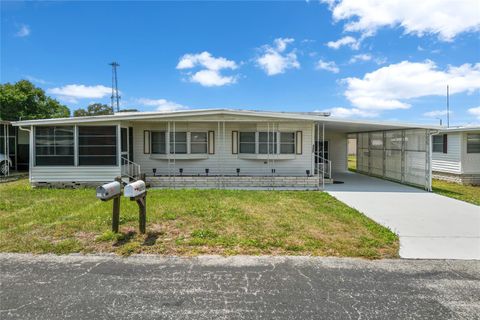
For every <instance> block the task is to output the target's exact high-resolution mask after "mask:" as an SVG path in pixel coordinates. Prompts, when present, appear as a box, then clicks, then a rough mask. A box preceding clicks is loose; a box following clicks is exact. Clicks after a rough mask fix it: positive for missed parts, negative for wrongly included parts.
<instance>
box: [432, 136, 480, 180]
mask: <svg viewBox="0 0 480 320" xmlns="http://www.w3.org/2000/svg"><path fill="white" fill-rule="evenodd" d="M432 145H433V147H432V171H433V178H436V179H441V180H447V181H453V182H458V183H463V184H474V185H480V127H464V128H450V129H444V130H441V132H440V133H439V134H438V135H435V136H433V141H432Z"/></svg>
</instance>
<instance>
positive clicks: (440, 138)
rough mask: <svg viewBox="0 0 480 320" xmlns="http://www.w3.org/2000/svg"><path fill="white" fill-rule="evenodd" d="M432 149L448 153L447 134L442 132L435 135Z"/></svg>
mask: <svg viewBox="0 0 480 320" xmlns="http://www.w3.org/2000/svg"><path fill="white" fill-rule="evenodd" d="M432 151H433V152H439V153H447V135H446V134H441V135H436V136H433V139H432Z"/></svg>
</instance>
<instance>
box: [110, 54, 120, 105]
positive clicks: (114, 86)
mask: <svg viewBox="0 0 480 320" xmlns="http://www.w3.org/2000/svg"><path fill="white" fill-rule="evenodd" d="M109 65H110V66H112V111H115V103H116V104H117V112H119V111H120V96H119V95H118V80H117V67H120V65H119V64H118V63H117V62H115V61H114V62H112V63H109Z"/></svg>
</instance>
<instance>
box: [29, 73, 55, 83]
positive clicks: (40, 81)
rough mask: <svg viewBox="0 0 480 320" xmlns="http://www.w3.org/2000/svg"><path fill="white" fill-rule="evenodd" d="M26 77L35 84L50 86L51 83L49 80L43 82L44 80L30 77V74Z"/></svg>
mask: <svg viewBox="0 0 480 320" xmlns="http://www.w3.org/2000/svg"><path fill="white" fill-rule="evenodd" d="M24 77H25V79H27V80H28V81H31V82H35V83H40V84H49V83H50V82H48V81H47V80H43V79H40V78H37V77H34V76H31V75H28V74H26V75H24Z"/></svg>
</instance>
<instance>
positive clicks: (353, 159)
mask: <svg viewBox="0 0 480 320" xmlns="http://www.w3.org/2000/svg"><path fill="white" fill-rule="evenodd" d="M348 170H350V171H353V172H355V171H357V156H355V155H349V156H348Z"/></svg>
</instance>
